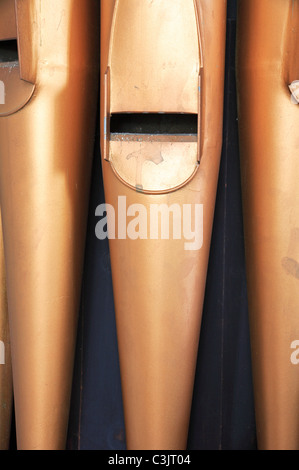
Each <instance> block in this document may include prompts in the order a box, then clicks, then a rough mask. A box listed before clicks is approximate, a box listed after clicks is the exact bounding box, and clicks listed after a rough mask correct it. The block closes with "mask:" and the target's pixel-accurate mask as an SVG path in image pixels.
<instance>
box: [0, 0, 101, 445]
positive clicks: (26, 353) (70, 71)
mask: <svg viewBox="0 0 299 470" xmlns="http://www.w3.org/2000/svg"><path fill="white" fill-rule="evenodd" d="M15 7H16V9H15ZM3 18H5V24H6V25H7V28H5V27H4V26H5V25H4V20H3ZM16 19H17V22H16ZM16 23H17V28H16ZM98 23H99V2H98V1H97V0H76V1H75V2H74V1H73V0H44V1H42V2H41V1H40V0H26V1H23V0H16V2H15V1H14V0H5V1H3V0H1V1H0V39H1V40H2V52H3V54H4V55H5V51H4V49H5V48H6V49H7V47H8V49H11V50H12V49H13V47H11V46H13V44H8V42H7V40H8V39H14V38H15V39H17V50H18V57H17V60H15V61H14V63H12V62H11V61H9V60H8V61H7V56H5V57H6V59H5V60H2V61H1V62H0V80H1V81H2V82H3V83H4V84H5V90H6V100H5V105H3V107H2V106H1V107H0V188H1V189H0V199H1V209H2V220H3V234H4V250H5V261H6V268H7V269H6V278H7V300H8V311H9V324H10V325H9V326H10V336H11V357H12V370H13V384H14V400H15V415H16V434H17V446H18V449H54V450H55V449H64V448H65V445H66V432H67V426H68V413H69V401H70V392H71V385H72V372H73V359H74V348H75V340H76V328H77V315H78V309H79V299H80V288H81V273H82V264H83V255H84V242H85V227H86V218H87V207H88V206H87V204H88V196H89V177H90V170H91V161H92V151H93V135H94V127H95V113H96V99H97V90H98V55H99V53H98V43H99V38H98V36H99V24H98ZM4 40H5V42H6V44H4V42H3V41H4ZM4 46H5V47H4ZM0 55H1V41H0ZM7 352H8V351H7V347H6V349H5V353H6V356H7ZM1 367H2V366H1Z"/></svg>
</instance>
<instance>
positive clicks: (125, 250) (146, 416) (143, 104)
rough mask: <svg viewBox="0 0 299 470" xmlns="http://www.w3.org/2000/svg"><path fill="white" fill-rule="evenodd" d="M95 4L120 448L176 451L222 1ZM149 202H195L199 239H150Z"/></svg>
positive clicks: (207, 221) (216, 94) (219, 106)
mask: <svg viewBox="0 0 299 470" xmlns="http://www.w3.org/2000/svg"><path fill="white" fill-rule="evenodd" d="M101 7H102V8H101V150H102V166H103V176H104V188H105V199H106V203H107V204H109V205H110V207H112V208H113V210H114V211H115V219H114V221H115V220H116V225H117V227H115V225H114V221H113V223H111V220H110V223H109V218H108V231H109V229H110V234H111V233H114V232H115V230H114V229H115V228H116V236H115V237H114V238H113V237H110V254H111V264H112V277H113V289H114V300H115V309H116V321H117V335H118V346H119V356H120V368H121V379H122V391H123V402H124V412H125V424H126V439H127V448H128V449H185V447H186V442H187V435H188V426H189V418H190V407H191V401H192V393H193V381H194V373H195V365H196V359H197V348H198V341H199V334H200V325H201V315H202V304H203V299H204V292H205V282H206V272H207V264H208V258H209V249H210V238H211V230H212V224H213V214H214V204H215V196H216V188H217V179H218V171H219V159H220V152H221V144H222V110H223V82H224V54H225V26H226V1H222V0H215V1H213V0H196V1H193V0H165V1H163V2H161V1H156V0H102V1H101ZM145 116H146V117H145ZM178 123H180V126H178ZM120 202H121V204H120ZM124 203H125V205H124ZM153 205H158V206H159V207H161V206H162V207H163V208H164V209H166V213H167V211H171V208H172V209H174V207H175V208H176V209H177V210H178V212H179V214H182V213H183V208H184V206H186V207H187V206H188V207H189V208H191V209H190V210H191V211H193V212H192V213H193V214H194V211H195V209H196V208H197V209H198V206H200V207H202V208H203V220H201V219H200V223H199V224H198V226H197V227H196V230H197V231H198V232H200V233H201V234H202V241H201V243H200V244H198V245H197V246H196V247H194V249H188V248H187V249H186V245H185V242H186V239H184V237H181V238H180V237H172V236H170V237H168V238H167V237H165V238H163V237H162V236H161V235H160V236H157V237H156V238H155V237H151V236H150V232H151V229H152V228H153V227H152V226H151V220H150V216H149V214H150V211H151V209H152V206H153ZM196 205H197V206H196ZM140 208H142V214H141V209H140ZM138 211H139V215H138ZM111 212H113V211H112V210H111ZM144 214H145V217H144V218H143V219H142V220H143V222H144V221H145V219H146V221H147V226H146V228H145V230H144V231H143V232H142V234H141V228H140V225H139V228H138V223H137V221H136V220H135V232H136V233H135V235H136V236H135V237H132V236H129V235H130V234H129V233H128V230H127V229H128V227H127V226H125V227H124V226H123V221H124V218H126V216H127V215H128V216H129V217H128V220H129V221H132V220H133V221H134V219H132V216H134V215H135V216H136V217H139V222H140V223H141V215H142V216H144ZM168 215H170V214H168ZM171 220H172V219H171ZM192 221H193V223H194V221H195V220H194V217H193V218H192ZM170 223H171V224H172V222H171V221H170ZM177 224H180V221H178V219H176V222H175V228H177V227H178V225H177ZM143 228H144V224H143ZM193 228H194V225H193ZM130 233H131V232H130ZM131 234H132V233H131Z"/></svg>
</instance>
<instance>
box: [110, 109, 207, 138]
mask: <svg viewBox="0 0 299 470" xmlns="http://www.w3.org/2000/svg"><path fill="white" fill-rule="evenodd" d="M197 128H198V115H197V114H185V113H163V112H161V113H114V114H111V117H110V133H111V134H151V135H161V134H164V135H175V134H177V135H197Z"/></svg>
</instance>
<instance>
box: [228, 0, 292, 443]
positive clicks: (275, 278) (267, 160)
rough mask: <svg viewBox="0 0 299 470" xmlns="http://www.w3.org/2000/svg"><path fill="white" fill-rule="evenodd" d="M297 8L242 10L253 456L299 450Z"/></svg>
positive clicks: (268, 5)
mask: <svg viewBox="0 0 299 470" xmlns="http://www.w3.org/2000/svg"><path fill="white" fill-rule="evenodd" d="M298 35H299V2H298V0H295V1H291V0H276V1H275V2H273V1H271V0H241V1H240V2H239V15H238V37H237V77H238V95H239V96H238V101H239V132H240V150H241V167H242V190H243V205H244V227H245V248H246V264H247V282H248V302H249V313H250V327H251V346H252V363H253V379H254V393H255V408H256V423H257V438H258V447H259V449H274V450H276V449H283V450H288V449H299V401H298V396H299V374H298V372H299V369H298V367H299V365H297V362H298V361H297V353H296V348H297V349H298V346H299V341H298V339H299V317H298V311H299V284H298V282H299V280H298V279H299V276H298V266H299V264H298V263H299V249H298V247H299V229H298V227H299V204H298V197H299V191H298V175H299V160H298V142H299V141H298V126H299V106H298V105H296V104H295V102H294V99H293V98H291V93H290V89H289V85H290V84H291V83H292V82H293V81H295V80H298V78H299V53H298V37H299V36H298Z"/></svg>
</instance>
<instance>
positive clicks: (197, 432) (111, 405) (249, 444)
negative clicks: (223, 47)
mask: <svg viewBox="0 0 299 470" xmlns="http://www.w3.org/2000/svg"><path fill="white" fill-rule="evenodd" d="M236 4H237V0H229V1H228V22H227V25H228V31H227V58H226V87H225V111H224V145H223V152H222V163H221V169H220V178H219V186H218V195H217V203H216V212H215V222H214V232H213V238H212V246H211V256H210V265H209V272H208V279H207V288H206V299H205V306H204V314H203V325H202V332H201V339H200V347H199V354H198V366H197V372H196V380H195V388H194V399H193V406H192V413H191V422H190V432H189V440H188V448H189V449H195V450H201V449H202V450H204V449H233V450H237V449H255V448H256V444H255V422H254V409H253V394H252V379H251V369H250V367H251V362H250V351H249V330H248V318H247V297H246V280H245V266H244V246H243V228H242V211H241V190H240V175H239V153H238V133H237V120H236V119H237V114H236V112H237V111H236V90H235V77H234V73H235V71H234V57H235V55H234V51H235V27H236ZM98 137H99V136H97V141H96V145H95V148H96V151H95V159H94V170H93V182H92V188H91V197H90V214H89V228H88V235H87V244H86V261H85V274H84V279H83V287H82V307H81V314H80V322H79V334H78V346H77V357H76V363H75V373H74V386H73V397H72V406H71V416H70V426H69V437H68V448H70V449H82V450H88V449H98V450H122V449H125V431H124V419H123V409H122V399H121V385H120V375H119V364H118V351H117V340H116V329H115V320H114V306H113V292H112V283H111V272H110V260H109V249H108V243H107V240H104V241H100V240H98V239H96V237H95V232H94V229H95V224H96V218H95V208H96V207H97V205H99V204H101V203H103V202H104V194H103V186H102V178H101V167H100V155H99V151H98V149H99V140H98Z"/></svg>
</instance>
